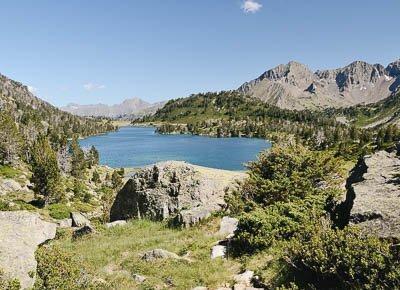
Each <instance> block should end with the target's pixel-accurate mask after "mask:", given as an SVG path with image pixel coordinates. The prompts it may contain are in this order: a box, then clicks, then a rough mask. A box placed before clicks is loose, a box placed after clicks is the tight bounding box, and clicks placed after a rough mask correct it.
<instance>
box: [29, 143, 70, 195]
mask: <svg viewBox="0 0 400 290" xmlns="http://www.w3.org/2000/svg"><path fill="white" fill-rule="evenodd" d="M31 166H32V178H31V181H32V182H33V184H34V191H35V194H39V195H42V196H44V198H45V201H46V203H49V202H58V201H60V200H61V199H62V198H63V194H62V188H61V186H62V183H61V174H60V170H59V168H58V163H57V157H56V153H55V152H54V150H53V148H51V146H50V142H49V140H48V138H47V137H44V136H40V137H39V138H38V139H37V140H36V142H35V143H34V145H33V148H32V159H31Z"/></svg>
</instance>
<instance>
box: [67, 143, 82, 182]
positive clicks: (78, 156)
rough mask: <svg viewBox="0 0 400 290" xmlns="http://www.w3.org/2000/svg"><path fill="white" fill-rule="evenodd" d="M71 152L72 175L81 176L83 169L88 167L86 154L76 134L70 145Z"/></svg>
mask: <svg viewBox="0 0 400 290" xmlns="http://www.w3.org/2000/svg"><path fill="white" fill-rule="evenodd" d="M69 153H70V154H71V175H72V176H74V177H77V178H81V177H82V174H83V170H84V169H85V167H86V164H85V163H86V162H85V154H84V153H83V150H82V148H81V147H80V145H79V142H78V137H77V136H74V138H73V139H72V141H71V144H70V146H69Z"/></svg>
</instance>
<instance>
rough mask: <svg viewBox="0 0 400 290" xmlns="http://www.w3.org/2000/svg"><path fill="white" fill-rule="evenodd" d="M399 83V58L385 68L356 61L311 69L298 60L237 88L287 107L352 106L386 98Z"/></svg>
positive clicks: (252, 95) (320, 107)
mask: <svg viewBox="0 0 400 290" xmlns="http://www.w3.org/2000/svg"><path fill="white" fill-rule="evenodd" d="M399 86H400V60H397V61H395V62H392V63H390V64H389V65H388V66H387V67H386V68H385V67H384V66H382V65H380V64H374V65H372V64H369V63H366V62H363V61H355V62H353V63H351V64H349V65H347V66H345V67H343V68H338V69H331V70H322V71H316V72H312V71H311V70H310V69H309V68H308V67H307V66H305V65H303V64H301V63H298V62H289V63H288V64H286V65H279V66H277V67H275V68H273V69H270V70H268V71H266V72H264V73H263V74H262V75H260V76H259V77H258V78H256V79H254V80H252V81H249V82H246V83H244V84H243V85H242V86H240V87H239V89H238V91H239V92H241V93H244V94H246V95H248V96H251V97H254V98H258V99H260V100H263V101H265V102H267V103H269V104H271V105H275V106H278V107H280V108H285V109H296V110H302V109H323V108H328V107H335V108H339V107H350V106H354V105H358V104H369V103H375V102H378V101H380V100H383V99H385V98H387V97H389V96H390V95H392V94H393V93H394V92H396V91H397V90H398V88H399Z"/></svg>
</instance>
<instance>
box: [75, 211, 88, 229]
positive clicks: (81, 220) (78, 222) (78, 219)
mask: <svg viewBox="0 0 400 290" xmlns="http://www.w3.org/2000/svg"><path fill="white" fill-rule="evenodd" d="M71 219H72V226H73V227H83V226H88V225H90V221H89V220H88V219H87V218H86V217H85V216H84V215H83V214H82V213H80V212H71Z"/></svg>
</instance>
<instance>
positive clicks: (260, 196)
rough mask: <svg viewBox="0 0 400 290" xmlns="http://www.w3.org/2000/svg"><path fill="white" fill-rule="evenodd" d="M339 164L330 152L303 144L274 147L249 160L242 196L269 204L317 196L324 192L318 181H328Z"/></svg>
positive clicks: (261, 203)
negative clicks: (248, 173)
mask: <svg viewBox="0 0 400 290" xmlns="http://www.w3.org/2000/svg"><path fill="white" fill-rule="evenodd" d="M337 165H338V164H337V160H336V159H335V158H333V157H332V156H331V155H330V154H328V153H325V152H319V151H311V150H309V149H307V148H305V147H304V146H302V145H298V144H295V143H294V144H292V145H285V146H278V145H276V146H273V147H272V148H271V149H269V150H267V151H264V152H262V153H260V155H259V156H258V160H257V161H254V162H251V163H249V165H248V168H249V170H250V176H249V178H248V179H247V180H246V181H245V182H244V184H243V186H242V198H243V199H245V200H251V201H253V202H255V203H257V204H259V205H263V206H265V205H269V204H272V203H275V202H277V201H289V200H295V199H303V198H305V197H306V196H307V195H310V194H315V195H316V194H318V193H320V192H322V191H323V190H322V189H321V188H320V187H318V184H323V183H326V182H328V181H329V179H330V178H332V175H333V174H334V172H335V168H337Z"/></svg>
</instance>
